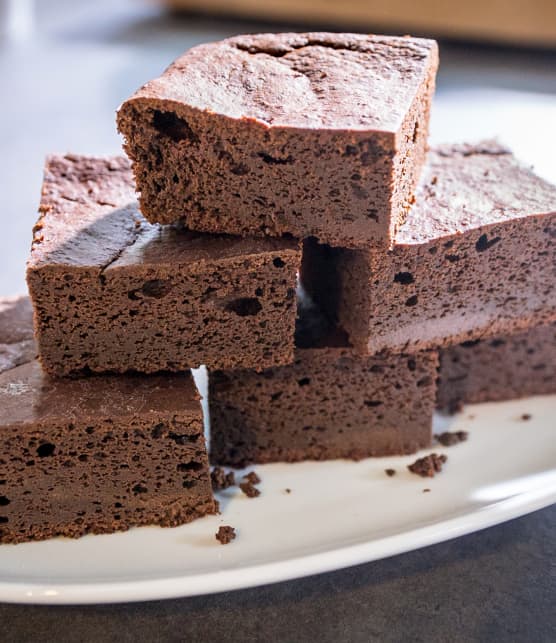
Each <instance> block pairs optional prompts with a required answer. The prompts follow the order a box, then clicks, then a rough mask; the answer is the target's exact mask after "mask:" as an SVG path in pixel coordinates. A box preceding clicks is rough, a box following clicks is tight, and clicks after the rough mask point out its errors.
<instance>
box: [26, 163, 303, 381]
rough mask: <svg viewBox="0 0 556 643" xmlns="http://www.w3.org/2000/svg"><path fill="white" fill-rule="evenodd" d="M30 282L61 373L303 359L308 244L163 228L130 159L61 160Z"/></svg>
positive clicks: (47, 356)
mask: <svg viewBox="0 0 556 643" xmlns="http://www.w3.org/2000/svg"><path fill="white" fill-rule="evenodd" d="M40 212H41V215H40V218H39V221H38V223H37V224H36V226H35V229H34V238H33V244H32V249H31V256H30V259H29V262H28V269H27V281H28V284H29V289H30V293H31V297H32V300H33V304H34V307H35V321H36V330H37V337H38V346H39V354H40V359H41V363H42V365H43V367H44V368H45V369H46V370H47V371H48V372H49V373H50V374H53V375H58V376H60V375H68V374H73V373H79V372H81V371H84V370H88V371H92V372H118V373H121V372H125V371H139V372H143V373H152V372H155V371H161V370H167V371H180V370H185V369H187V368H195V367H198V366H200V365H201V364H206V365H208V366H211V367H214V368H217V367H218V368H237V367H249V368H264V367H266V366H269V365H274V364H284V363H289V362H291V360H292V359H293V333H294V326H295V315H296V310H295V285H296V274H297V270H298V268H299V265H300V262H301V248H300V247H299V244H298V242H297V241H293V240H289V239H246V238H240V237H230V236H225V235H207V234H200V233H195V232H191V231H187V230H184V229H182V228H179V227H175V226H160V225H158V224H154V225H151V224H149V223H148V222H146V221H145V220H144V219H143V217H142V216H141V214H140V213H139V211H138V209H137V203H136V200H135V195H134V186H133V179H132V174H131V170H130V168H129V163H128V161H127V160H126V159H123V158H110V159H101V158H88V157H78V156H65V157H51V158H50V159H49V160H48V162H47V166H46V170H45V179H44V187H43V194H42V202H41V206H40Z"/></svg>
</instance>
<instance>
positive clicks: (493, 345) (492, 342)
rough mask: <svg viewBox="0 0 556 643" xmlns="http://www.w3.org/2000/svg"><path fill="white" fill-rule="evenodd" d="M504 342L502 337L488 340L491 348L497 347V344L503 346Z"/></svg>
mask: <svg viewBox="0 0 556 643" xmlns="http://www.w3.org/2000/svg"><path fill="white" fill-rule="evenodd" d="M505 343H506V342H505V341H504V340H503V339H493V340H492V341H491V342H490V345H491V346H492V347H493V348H498V346H504V344H505Z"/></svg>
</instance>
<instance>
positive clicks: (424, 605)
mask: <svg viewBox="0 0 556 643" xmlns="http://www.w3.org/2000/svg"><path fill="white" fill-rule="evenodd" d="M16 1H17V0H16ZM5 4H6V3H5V2H4V3H3V4H1V7H0V8H2V7H3V5H5ZM21 5H26V6H27V8H32V2H30V1H28V0H21ZM18 6H19V5H18ZM19 11H20V14H21V15H19V18H18V20H19V24H20V28H19V30H16V33H15V37H12V38H11V39H10V38H6V37H5V36H4V37H3V39H2V41H1V46H0V78H2V103H1V107H0V109H1V110H2V118H1V119H0V148H1V151H2V154H0V169H1V171H0V193H1V194H2V210H1V216H2V218H3V220H4V222H7V225H6V226H4V227H3V232H2V235H0V294H3V295H9V294H15V293H18V292H21V291H22V290H23V289H24V287H25V283H24V263H25V258H26V255H27V252H28V247H29V241H30V236H31V233H30V231H31V227H32V225H33V222H34V220H35V216H36V207H37V203H38V198H39V190H40V181H41V172H42V163H43V158H44V155H45V154H46V153H47V152H50V151H55V152H63V151H74V152H82V153H91V154H109V153H117V152H118V151H119V150H120V140H119V138H118V136H117V134H116V132H115V128H114V112H115V109H116V107H117V106H118V104H119V103H120V102H121V101H122V100H123V99H124V98H125V97H126V96H127V95H129V94H130V93H131V92H132V91H133V90H134V89H136V88H137V87H138V86H139V85H140V84H142V83H143V82H144V81H145V80H147V79H148V78H150V77H152V76H155V75H157V74H158V73H159V72H160V71H161V70H162V69H163V68H164V67H165V66H166V65H167V64H168V63H169V62H170V61H171V60H172V59H173V58H174V57H175V56H176V55H177V54H179V53H181V52H182V51H183V50H185V49H186V48H188V47H189V46H191V45H193V44H196V43H198V42H202V41H206V40H214V39H218V38H221V37H225V36H227V35H230V34H233V33H240V32H244V31H260V30H269V29H272V27H269V26H268V25H266V26H262V27H261V26H260V25H255V24H248V25H245V24H241V23H227V22H213V21H210V20H208V19H201V18H180V19H179V20H176V19H172V18H171V17H169V16H166V15H164V14H163V13H161V12H160V11H159V10H158V9H157V8H156V7H155V6H153V5H149V4H148V3H143V2H140V1H139V0H137V1H132V0H121V1H120V2H113V1H112V2H108V1H107V0H98V1H95V2H89V3H86V2H81V3H80V2H71V1H70V0H54V1H52V2H46V1H44V2H38V3H37V8H36V12H35V13H34V20H33V21H31V20H30V19H29V17H30V16H31V13H28V12H25V11H24V10H21V9H20V10H19ZM281 29H283V27H281ZM441 61H442V62H441V71H440V74H439V79H438V94H437V98H436V101H435V106H434V110H433V123H432V138H433V140H435V141H440V140H450V139H451V140H464V139H469V138H480V137H485V136H492V135H494V136H498V137H500V138H501V139H502V140H503V141H504V142H506V143H509V144H510V145H511V146H513V147H514V149H516V151H517V153H518V154H519V155H520V156H522V157H523V158H524V159H525V160H528V161H529V162H530V163H531V164H534V165H535V166H536V167H537V169H538V171H539V172H540V173H541V174H543V175H544V176H546V177H547V178H552V179H553V180H556V164H554V160H553V158H554V150H555V149H556V127H555V126H554V123H555V122H556V54H555V53H548V52H532V51H510V50H501V49H489V48H485V47H482V48H481V47H468V46H465V45H462V44H460V45H454V44H451V45H443V46H442V47H441ZM555 534H556V507H552V508H549V509H545V510H543V511H539V512H536V513H534V514H531V515H530V516H527V517H524V518H520V519H518V520H514V521H512V522H510V523H507V524H505V525H501V526H498V527H494V528H491V529H488V530H486V531H483V532H480V533H477V534H473V535H470V536H466V537H464V538H459V539H457V540H455V541H451V542H447V543H443V544H441V545H437V546H434V547H430V548H427V549H423V550H419V551H416V552H412V553H409V554H405V555H401V556H397V557H395V558H391V559H388V560H383V561H379V562H375V563H372V564H367V565H362V566H359V567H354V568H351V569H346V570H343V571H339V572H335V573H329V574H325V575H321V576H316V577H313V578H306V579H302V580H297V581H292V582H287V583H280V584H278V585H273V586H267V587H260V588H255V589H249V590H243V591H238V592H233V593H226V594H219V595H214V596H201V597H198V598H189V599H182V600H171V601H164V602H152V603H139V604H130V605H114V606H89V607H32V606H16V605H0V640H1V641H32V640H33V641H35V640H40V641H89V640H98V641H104V640H106V641H128V640H130V641H131V640H141V641H143V640H148V641H157V640H165V641H166V640H169V641H171V640H190V641H213V640H214V641H266V640H280V641H311V640H319V641H344V640H345V641H369V640H378V641H427V642H431V641H498V640H500V641H512V642H513V641H535V642H536V643H540V642H542V641H554V640H556V610H555V608H554V604H555V603H556V600H555V599H556V564H555V563H554V560H555V557H556V537H555ZM149 555H151V553H150V552H149Z"/></svg>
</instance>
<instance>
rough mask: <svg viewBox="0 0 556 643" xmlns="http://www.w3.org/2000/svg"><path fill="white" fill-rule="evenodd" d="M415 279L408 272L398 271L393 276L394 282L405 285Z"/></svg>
mask: <svg viewBox="0 0 556 643" xmlns="http://www.w3.org/2000/svg"><path fill="white" fill-rule="evenodd" d="M414 281H415V279H414V277H413V275H412V274H411V273H410V272H398V273H396V275H395V277H394V282H395V283H397V284H402V285H404V286H407V285H408V284H412V283H413V282H414Z"/></svg>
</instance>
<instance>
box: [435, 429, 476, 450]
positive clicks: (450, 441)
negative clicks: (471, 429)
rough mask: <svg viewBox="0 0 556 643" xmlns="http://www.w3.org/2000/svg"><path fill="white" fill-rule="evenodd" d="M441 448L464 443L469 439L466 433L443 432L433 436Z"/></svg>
mask: <svg viewBox="0 0 556 643" xmlns="http://www.w3.org/2000/svg"><path fill="white" fill-rule="evenodd" d="M434 437H435V438H436V440H437V442H439V443H440V444H441V445H442V446H443V447H452V446H454V444H459V443H460V442H465V441H466V440H467V438H468V437H469V433H468V432H467V431H444V433H438V434H437V435H435V436H434Z"/></svg>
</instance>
